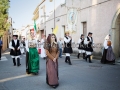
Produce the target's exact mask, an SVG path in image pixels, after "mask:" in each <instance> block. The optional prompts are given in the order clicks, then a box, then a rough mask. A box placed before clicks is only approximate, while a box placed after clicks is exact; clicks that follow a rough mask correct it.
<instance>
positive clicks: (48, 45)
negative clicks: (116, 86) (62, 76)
mask: <svg viewBox="0 0 120 90" xmlns="http://www.w3.org/2000/svg"><path fill="white" fill-rule="evenodd" d="M42 39H43V41H42V49H43V50H44V52H43V55H42V58H45V59H46V83H47V84H48V85H49V86H51V87H53V88H56V87H57V86H59V82H58V80H59V75H58V58H59V44H58V42H57V38H56V35H55V34H49V35H48V37H47V39H46V38H45V36H43V38H42ZM78 43H79V47H78V49H79V52H78V55H77V57H78V58H79V57H80V54H83V59H85V60H86V61H87V59H89V63H91V62H92V61H91V55H92V52H93V47H94V42H93V38H92V33H91V32H89V33H88V36H87V37H86V38H84V35H83V34H82V35H81V36H80V38H79V40H78ZM25 46H26V73H27V74H31V73H32V74H34V75H38V73H39V60H40V59H39V54H38V50H37V41H36V40H35V35H34V32H31V31H30V36H29V38H28V39H27V40H26V43H25ZM9 48H10V49H11V51H10V55H11V57H12V59H13V64H14V66H16V60H17V66H20V65H21V63H20V55H21V51H20V41H19V40H18V36H17V35H13V40H11V42H10V44H9ZM63 53H65V55H66V57H65V63H68V64H69V65H72V62H71V59H70V55H71V54H72V53H73V49H72V37H71V36H70V35H69V31H66V32H65V37H64V48H63ZM101 63H104V64H105V63H112V64H114V63H115V55H114V53H113V51H112V46H111V40H110V35H107V36H106V38H105V41H104V51H103V56H102V59H101Z"/></svg>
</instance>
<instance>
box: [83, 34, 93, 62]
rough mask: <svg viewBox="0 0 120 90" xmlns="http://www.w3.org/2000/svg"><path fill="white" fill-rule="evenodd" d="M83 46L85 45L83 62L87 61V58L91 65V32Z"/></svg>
mask: <svg viewBox="0 0 120 90" xmlns="http://www.w3.org/2000/svg"><path fill="white" fill-rule="evenodd" d="M84 44H85V50H86V57H85V60H86V61H87V58H89V63H92V62H91V54H92V52H93V46H94V42H93V38H92V33H91V32H89V33H88V36H87V38H85V40H84Z"/></svg>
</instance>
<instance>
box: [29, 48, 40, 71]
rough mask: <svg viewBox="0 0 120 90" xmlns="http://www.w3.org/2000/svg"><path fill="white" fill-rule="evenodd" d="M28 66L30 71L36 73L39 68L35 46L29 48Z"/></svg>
mask: <svg viewBox="0 0 120 90" xmlns="http://www.w3.org/2000/svg"><path fill="white" fill-rule="evenodd" d="M28 67H29V72H31V73H36V72H38V70H39V54H38V51H37V49H36V48H29V60H28Z"/></svg>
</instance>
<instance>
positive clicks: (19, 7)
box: [9, 0, 41, 29]
mask: <svg viewBox="0 0 120 90" xmlns="http://www.w3.org/2000/svg"><path fill="white" fill-rule="evenodd" d="M40 2H41V0H10V8H9V17H11V18H12V20H13V21H14V23H13V28H16V29H20V28H21V27H22V26H26V25H28V24H32V23H33V21H32V18H33V12H34V10H35V9H36V7H37V5H38V4H39V3H40Z"/></svg>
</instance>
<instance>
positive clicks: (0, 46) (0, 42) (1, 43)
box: [0, 37, 3, 60]
mask: <svg viewBox="0 0 120 90" xmlns="http://www.w3.org/2000/svg"><path fill="white" fill-rule="evenodd" d="M2 45H3V42H2V40H1V37H0V60H1V51H2Z"/></svg>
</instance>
